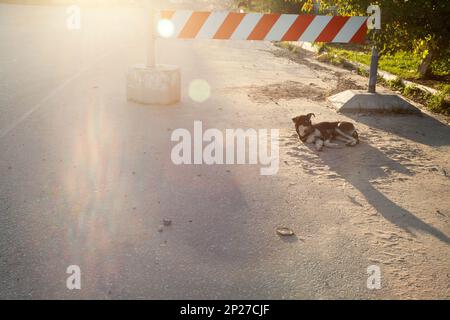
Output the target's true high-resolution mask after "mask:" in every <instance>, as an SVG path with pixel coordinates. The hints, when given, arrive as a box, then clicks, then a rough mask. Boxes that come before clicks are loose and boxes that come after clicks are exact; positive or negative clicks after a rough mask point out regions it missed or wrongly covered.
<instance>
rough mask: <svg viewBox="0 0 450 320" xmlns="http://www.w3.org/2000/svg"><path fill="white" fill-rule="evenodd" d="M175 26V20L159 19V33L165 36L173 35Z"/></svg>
mask: <svg viewBox="0 0 450 320" xmlns="http://www.w3.org/2000/svg"><path fill="white" fill-rule="evenodd" d="M174 31H175V26H174V25H173V22H172V21H170V20H167V19H161V20H159V21H158V33H159V35H160V36H161V37H163V38H170V37H171V36H173V33H174Z"/></svg>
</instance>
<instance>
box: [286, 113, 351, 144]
mask: <svg viewBox="0 0 450 320" xmlns="http://www.w3.org/2000/svg"><path fill="white" fill-rule="evenodd" d="M311 117H315V114H314V113H309V114H307V115H306V116H298V117H295V118H293V119H292V121H293V122H294V123H295V131H297V134H298V137H299V138H300V140H301V141H302V142H303V143H314V144H315V146H316V149H317V151H321V150H322V148H323V147H324V146H325V147H328V148H339V147H340V146H339V145H338V144H336V143H332V142H331V140H333V139H336V140H339V141H342V142H345V144H346V145H347V146H351V147H353V146H355V145H357V144H358V143H359V136H358V132H356V129H355V126H354V125H353V123H350V122H320V123H317V124H314V125H313V124H312V122H311Z"/></svg>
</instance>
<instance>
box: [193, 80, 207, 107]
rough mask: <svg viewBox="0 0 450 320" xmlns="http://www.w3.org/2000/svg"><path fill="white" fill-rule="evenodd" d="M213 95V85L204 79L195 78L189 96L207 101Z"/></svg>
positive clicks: (198, 100)
mask: <svg viewBox="0 0 450 320" xmlns="http://www.w3.org/2000/svg"><path fill="white" fill-rule="evenodd" d="M210 96H211V86H210V85H209V83H208V82H207V81H205V80H202V79H195V80H193V81H192V82H191V83H190V85H189V97H190V98H191V99H192V100H193V101H195V102H205V101H206V100H208V99H209V97H210Z"/></svg>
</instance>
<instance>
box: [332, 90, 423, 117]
mask: <svg viewBox="0 0 450 320" xmlns="http://www.w3.org/2000/svg"><path fill="white" fill-rule="evenodd" d="M328 101H329V102H330V103H331V105H332V106H333V107H334V108H335V109H336V111H337V112H341V113H367V112H369V113H371V112H373V113H411V114H420V113H421V111H420V109H418V108H416V107H415V106H413V105H412V104H411V103H409V102H408V101H406V100H405V99H403V98H402V97H401V96H399V95H396V94H379V93H368V92H366V91H360V90H347V91H343V92H341V93H338V94H336V95H334V96H331V97H329V98H328Z"/></svg>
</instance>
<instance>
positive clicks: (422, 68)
mask: <svg viewBox="0 0 450 320" xmlns="http://www.w3.org/2000/svg"><path fill="white" fill-rule="evenodd" d="M432 62H433V51H432V50H430V51H429V52H428V54H427V56H426V57H425V58H424V59H422V61H421V62H420V65H419V70H418V71H419V75H420V78H422V79H425V78H428V77H430V76H431V63H432Z"/></svg>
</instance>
